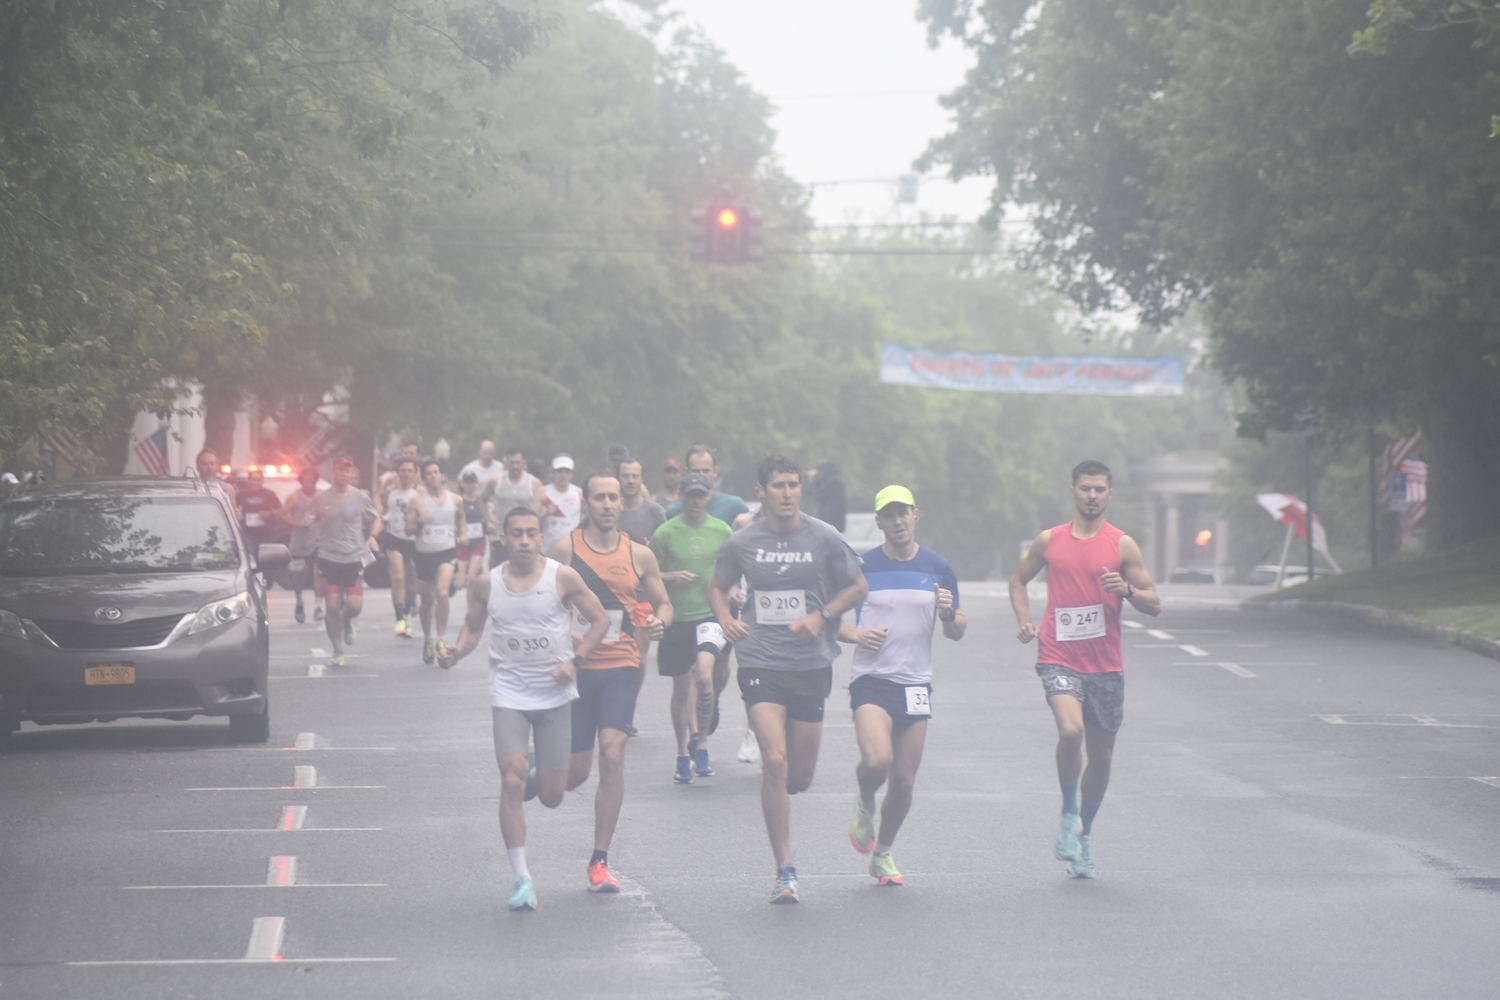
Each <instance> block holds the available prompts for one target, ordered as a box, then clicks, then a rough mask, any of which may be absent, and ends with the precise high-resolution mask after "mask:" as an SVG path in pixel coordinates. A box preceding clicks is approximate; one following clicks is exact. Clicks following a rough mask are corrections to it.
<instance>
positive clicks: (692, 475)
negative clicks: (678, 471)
mask: <svg viewBox="0 0 1500 1000" xmlns="http://www.w3.org/2000/svg"><path fill="white" fill-rule="evenodd" d="M713 491H714V488H713V484H712V483H710V482H709V481H708V477H707V476H705V475H704V474H703V473H701V472H689V473H688V474H687V475H685V476H683V477H682V483H681V484H680V485H679V486H678V487H677V492H678V493H681V494H682V495H683V496H687V495H688V494H689V493H712V492H713Z"/></svg>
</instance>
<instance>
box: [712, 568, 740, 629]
mask: <svg viewBox="0 0 1500 1000" xmlns="http://www.w3.org/2000/svg"><path fill="white" fill-rule="evenodd" d="M708 607H709V609H710V610H711V611H713V613H714V617H715V618H717V619H718V620H719V627H720V628H722V629H723V630H724V638H726V639H728V640H729V641H730V642H739V641H740V640H741V639H743V638H745V637H746V636H747V635H749V634H750V630H749V629H748V628H746V627H745V623H744V622H742V621H740V620H739V619H738V618H736V617H734V615H732V614H730V613H729V593H728V591H726V590H725V589H724V587H722V586H720V585H719V578H718V576H717V575H715V576H713V577H710V578H709V581H708Z"/></svg>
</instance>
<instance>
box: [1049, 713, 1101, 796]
mask: <svg viewBox="0 0 1500 1000" xmlns="http://www.w3.org/2000/svg"><path fill="white" fill-rule="evenodd" d="M1047 704H1048V705H1049V706H1051V708H1052V717H1053V719H1054V720H1056V722H1057V780H1058V781H1060V782H1062V784H1063V787H1064V789H1065V792H1064V796H1065V797H1066V788H1067V786H1068V785H1072V786H1073V792H1074V801H1073V808H1072V809H1067V810H1065V811H1067V812H1077V811H1078V807H1077V790H1078V776H1079V774H1080V773H1081V772H1082V771H1083V732H1084V728H1083V703H1082V702H1080V701H1079V700H1078V699H1077V698H1075V697H1073V696H1072V695H1070V694H1054V695H1052V696H1050V697H1049V698H1048V699H1047ZM1104 780H1105V783H1106V784H1107V783H1108V781H1109V777H1108V770H1106V772H1105V779H1104ZM1065 805H1066V803H1065Z"/></svg>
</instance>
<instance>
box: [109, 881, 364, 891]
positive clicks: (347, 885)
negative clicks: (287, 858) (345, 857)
mask: <svg viewBox="0 0 1500 1000" xmlns="http://www.w3.org/2000/svg"><path fill="white" fill-rule="evenodd" d="M121 888H122V889H131V890H151V891H153V892H156V891H162V890H169V889H384V888H386V884H385V883H384V882H298V883H297V884H296V885H126V886H121Z"/></svg>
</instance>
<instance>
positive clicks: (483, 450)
mask: <svg viewBox="0 0 1500 1000" xmlns="http://www.w3.org/2000/svg"><path fill="white" fill-rule="evenodd" d="M471 472H472V473H474V481H475V482H477V483H478V484H479V489H480V490H481V491H483V490H484V488H485V487H486V486H488V485H489V484H490V483H491V482H493V481H494V480H496V479H499V478H500V477H501V476H503V475H505V465H504V464H503V463H501V462H497V461H495V442H493V441H481V442H479V457H478V458H476V459H474V461H472V462H470V463H469V464H468V465H466V466H464V467H463V468H462V469H459V470H458V481H459V482H463V481H464V476H466V475H468V474H469V473H471Z"/></svg>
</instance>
